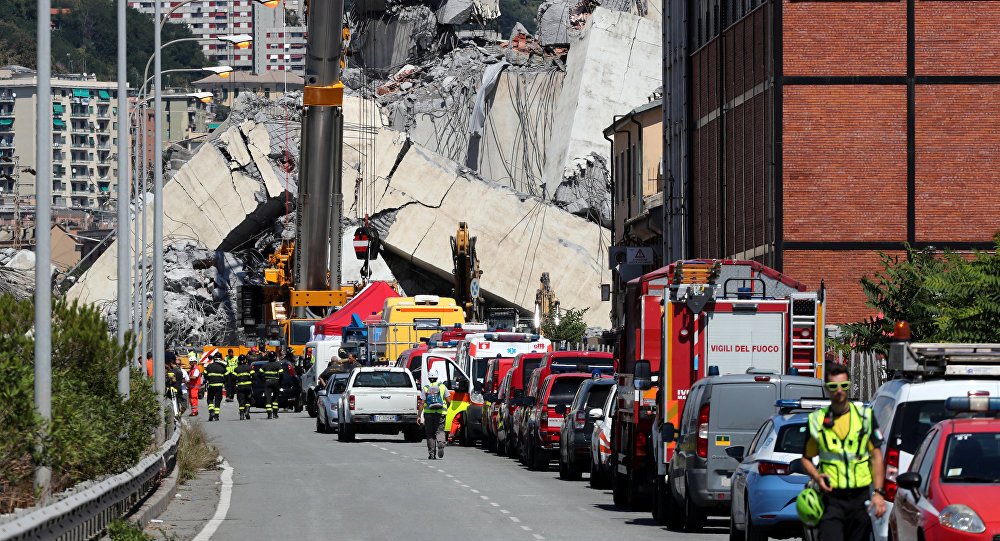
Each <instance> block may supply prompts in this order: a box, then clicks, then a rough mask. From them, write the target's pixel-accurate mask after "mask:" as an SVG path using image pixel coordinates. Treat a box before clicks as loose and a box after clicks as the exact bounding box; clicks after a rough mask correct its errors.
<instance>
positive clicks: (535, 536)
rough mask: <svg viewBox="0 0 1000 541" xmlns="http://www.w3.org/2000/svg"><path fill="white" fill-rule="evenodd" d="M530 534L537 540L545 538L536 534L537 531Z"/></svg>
mask: <svg viewBox="0 0 1000 541" xmlns="http://www.w3.org/2000/svg"><path fill="white" fill-rule="evenodd" d="M531 535H532V536H533V537H534V538H535V539H538V540H539V541H541V540H542V539H545V537H543V536H541V535H538V534H537V533H533V534H531Z"/></svg>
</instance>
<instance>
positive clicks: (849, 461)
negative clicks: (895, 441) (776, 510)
mask: <svg viewBox="0 0 1000 541" xmlns="http://www.w3.org/2000/svg"><path fill="white" fill-rule="evenodd" d="M850 388H851V382H850V381H849V380H848V372H847V368H846V367H844V366H843V365H839V364H829V365H827V370H826V390H827V393H828V394H829V395H830V405H829V406H827V407H825V408H822V409H819V410H816V411H814V412H812V413H810V414H809V440H808V441H807V442H806V451H805V453H804V454H803V455H802V467H803V468H804V469H805V471H806V473H807V474H808V475H809V477H811V478H812V480H813V483H814V484H815V485H816V486H817V487H818V488H819V492H820V494H819V496H820V497H819V498H818V500H819V501H817V498H815V491H813V489H812V488H807V489H805V490H804V491H803V494H802V495H800V496H799V502H798V507H799V508H805V512H807V513H808V514H809V515H810V519H813V518H818V516H821V517H822V518H819V535H820V539H822V540H823V541H841V540H852V541H854V540H857V541H867V540H868V539H869V538H870V537H871V528H872V524H871V519H870V518H869V516H868V506H867V505H866V502H867V501H868V500H870V501H871V505H872V507H873V508H874V511H875V516H876V517H877V518H881V517H882V515H884V514H885V499H884V498H885V490H883V488H882V482H883V480H884V473H885V472H884V470H883V465H882V451H881V449H880V448H879V447H880V446H881V444H882V441H881V440H882V436H881V434H880V433H879V430H878V423H877V422H876V420H875V417H874V416H873V415H872V410H871V408H868V407H864V406H862V407H858V406H856V405H854V404H853V403H852V402H851V401H850V400H848V398H847V393H848V391H849V390H850ZM816 456H818V457H819V469H818V470H817V469H816V467H815V466H813V463H812V459H813V457H816ZM810 491H813V492H810ZM820 502H821V505H820ZM802 512H803V511H800V515H801V514H802Z"/></svg>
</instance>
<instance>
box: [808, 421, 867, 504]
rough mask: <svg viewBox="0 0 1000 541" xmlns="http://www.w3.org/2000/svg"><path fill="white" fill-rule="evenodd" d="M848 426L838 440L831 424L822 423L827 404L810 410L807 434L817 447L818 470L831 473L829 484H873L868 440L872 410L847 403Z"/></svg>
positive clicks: (839, 486) (847, 487)
mask: <svg viewBox="0 0 1000 541" xmlns="http://www.w3.org/2000/svg"><path fill="white" fill-rule="evenodd" d="M849 407H850V411H849V412H848V413H845V414H844V415H850V416H851V417H850V430H848V432H847V438H846V439H844V440H841V439H840V437H839V436H837V434H836V432H834V430H833V427H832V426H831V427H829V428H827V427H826V426H823V420H824V419H826V416H827V415H828V410H829V409H830V408H829V407H826V408H823V409H820V410H816V411H814V412H812V413H810V414H809V435H810V436H811V437H812V438H813V439H814V440H815V441H816V444H817V448H818V449H819V472H820V473H824V474H826V475H828V476H829V477H830V487H831V488H843V489H851V488H863V487H868V486H870V485H871V484H872V471H871V466H870V462H871V455H870V454H869V453H868V442H869V440H870V439H871V435H872V410H871V409H870V408H860V409H859V408H858V407H857V406H855V405H854V404H853V403H852V404H849Z"/></svg>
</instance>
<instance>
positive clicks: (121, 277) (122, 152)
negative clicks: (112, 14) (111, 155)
mask: <svg viewBox="0 0 1000 541" xmlns="http://www.w3.org/2000/svg"><path fill="white" fill-rule="evenodd" d="M125 1H126V0H118V201H117V203H118V205H117V210H118V345H119V346H122V347H124V346H125V336H126V331H127V329H128V326H129V325H128V323H129V321H128V318H129V294H128V293H129V291H128V290H129V261H128V248H129V246H128V245H129V224H128V193H129V180H128V170H127V169H126V168H125V167H124V166H123V163H128V162H127V157H126V156H127V155H128V139H127V137H128V131H127V130H128V126H127V125H126V120H127V118H128V96H127V90H128V89H127V82H126V80H125V77H126V72H125V67H126V63H127V59H126V55H125V12H126V10H125ZM131 357H132V356H131V355H129V356H128V357H126V359H125V366H123V367H122V369H121V370H120V371H119V372H118V393H119V394H121V395H122V396H128V393H129V363H131V362H132V358H131Z"/></svg>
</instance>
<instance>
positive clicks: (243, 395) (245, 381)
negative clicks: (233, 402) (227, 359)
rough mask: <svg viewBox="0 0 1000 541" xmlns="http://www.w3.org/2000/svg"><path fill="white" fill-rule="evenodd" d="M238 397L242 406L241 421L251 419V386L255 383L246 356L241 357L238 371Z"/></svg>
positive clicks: (236, 371) (237, 366) (235, 372)
mask: <svg viewBox="0 0 1000 541" xmlns="http://www.w3.org/2000/svg"><path fill="white" fill-rule="evenodd" d="M233 374H234V375H235V376H236V397H237V399H238V400H239V404H240V419H247V420H249V419H250V385H251V384H252V383H253V372H252V371H251V370H250V364H249V363H248V362H247V357H246V355H240V357H239V360H238V364H237V365H236V369H235V370H234V371H233Z"/></svg>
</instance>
